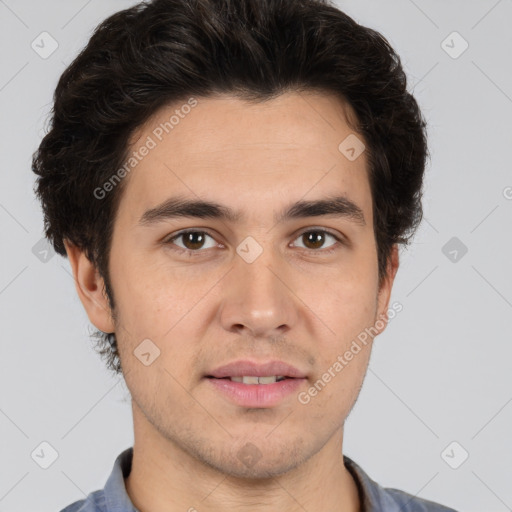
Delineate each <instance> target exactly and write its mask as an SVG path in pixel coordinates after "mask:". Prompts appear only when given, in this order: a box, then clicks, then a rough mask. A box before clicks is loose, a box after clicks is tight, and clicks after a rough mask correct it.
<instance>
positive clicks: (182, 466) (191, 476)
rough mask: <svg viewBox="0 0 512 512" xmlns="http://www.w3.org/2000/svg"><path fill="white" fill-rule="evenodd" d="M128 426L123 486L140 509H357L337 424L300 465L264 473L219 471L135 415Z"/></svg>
mask: <svg viewBox="0 0 512 512" xmlns="http://www.w3.org/2000/svg"><path fill="white" fill-rule="evenodd" d="M134 412H135V409H134ZM138 412H139V413H140V411H138ZM134 427H135V429H134V431H135V442H134V446H133V460H132V468H131V472H130V474H129V476H128V477H126V479H125V485H126V490H127V493H128V496H129V497H130V499H131V501H132V502H133V504H134V506H135V507H136V508H137V509H138V510H140V511H141V512H147V511H151V512H177V511H180V512H183V511H189V512H195V511H199V512H214V511H215V512H218V511H219V510H222V511H223V512H235V511H237V512H239V511H241V510H242V511H243V510H247V511H249V510H250V511H251V512H271V511H272V512H273V511H275V510H287V511H288V512H299V511H300V512H304V510H323V511H326V512H359V511H360V501H359V495H358V490H357V485H356V483H355V481H354V479H353V477H352V475H351V474H350V472H349V471H348V470H347V469H346V467H345V466H344V464H343V454H342V441H343V428H342V427H341V428H340V429H339V430H337V431H336V432H335V433H334V435H333V436H332V437H331V438H330V439H329V440H328V442H327V443H326V444H325V445H324V446H323V447H322V449H321V450H320V451H318V452H317V453H315V454H314V455H313V456H311V457H310V458H309V459H307V460H306V461H304V462H303V463H302V464H299V465H297V466H295V467H293V468H291V469H290V470H289V471H286V472H285V473H282V474H279V475H274V476H272V477H268V478H265V477H264V478H241V477H239V476H232V475H229V474H226V473H225V472H222V471H219V469H218V468H215V467H212V466H211V465H208V464H205V463H204V462H203V461H201V460H199V459H198V457H195V456H192V455H191V454H190V453H189V452H187V451H185V450H183V449H182V448H180V447H179V446H178V444H177V443H176V442H173V441H172V440H169V439H167V438H164V437H163V436H162V435H161V434H160V433H158V432H156V430H155V429H153V428H152V426H151V425H150V424H149V423H148V422H147V421H145V420H143V419H142V417H140V416H139V415H138V414H137V415H135V414H134Z"/></svg>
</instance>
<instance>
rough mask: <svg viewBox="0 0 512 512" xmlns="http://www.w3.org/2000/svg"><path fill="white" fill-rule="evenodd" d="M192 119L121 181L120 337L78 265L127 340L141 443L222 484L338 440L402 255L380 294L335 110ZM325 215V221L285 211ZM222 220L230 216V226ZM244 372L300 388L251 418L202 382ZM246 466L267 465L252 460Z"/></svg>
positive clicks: (153, 134) (358, 163)
mask: <svg viewBox="0 0 512 512" xmlns="http://www.w3.org/2000/svg"><path fill="white" fill-rule="evenodd" d="M183 104H185V102H184V103H183ZM181 107H182V105H173V106H172V107H169V108H165V109H162V110H160V111H159V112H157V114H156V115H155V116H154V117H153V118H152V119H151V120H150V121H149V122H148V123H146V124H145V125H144V126H142V127H141V128H140V129H139V130H138V132H137V133H136V134H135V136H134V138H133V140H132V144H131V148H132V150H133V151H137V150H139V149H140V148H141V147H142V146H143V145H146V146H147V147H150V149H149V151H147V152H146V151H144V150H142V151H139V155H140V153H147V154H146V155H145V156H143V157H142V158H141V159H140V161H138V163H137V165H136V166H134V168H133V169H132V170H131V171H130V173H129V175H127V176H126V177H125V178H124V179H125V180H126V182H125V183H124V185H125V189H124V190H123V196H122V200H121V203H120V207H119V210H118V212H117V216H116V219H115V227H114V233H113V239H112V249H111V256H110V266H109V268H110V273H111V284H112V289H113V292H114V297H115V301H116V313H117V321H116V323H115V324H112V320H111V319H110V317H109V315H108V314H107V313H106V310H105V308H104V307H100V305H101V304H103V305H105V304H106V303H104V302H102V301H104V298H103V297H102V296H101V293H100V291H99V290H100V289H101V285H100V284H98V285H97V286H96V285H94V284H93V281H94V279H97V274H94V276H95V277H93V274H92V273H91V274H90V279H89V278H87V279H89V280H88V281H87V279H86V277H85V276H87V263H86V261H85V259H84V257H83V255H81V256H80V257H78V256H75V255H74V254H73V253H72V252H70V259H71V260H72V263H73V266H74V268H75V267H76V268H77V272H78V274H79V275H80V268H82V269H83V274H82V276H83V279H82V282H83V283H84V285H83V286H82V287H81V288H80V290H79V293H80V296H81V298H82V301H83V303H84V305H85V307H86V309H87V312H88V315H89V318H90V320H91V322H92V323H93V324H94V325H95V326H96V327H98V328H99V329H101V330H104V331H105V332H112V331H114V330H115V332H116V336H117V340H118V346H119V353H120V358H121V363H122V367H123V371H124V374H125V379H126V383H127V386H128V388H129V390H130V393H131V395H132V399H133V411H134V420H135V422H136V424H138V425H139V427H140V428H141V429H144V431H145V432H146V435H147V436H150V437H152V438H154V439H158V440H159V441H158V442H160V443H164V444H165V443H171V444H172V445H173V446H175V447H177V448H178V449H179V450H180V451H182V452H183V453H184V454H187V455H188V456H190V458H191V459H193V460H199V461H202V462H204V463H205V464H206V465H207V466H209V467H213V468H216V469H218V470H220V471H222V472H223V473H226V474H230V475H234V476H246V477H248V476H251V477H258V476H262V475H278V474H281V473H283V472H284V471H287V470H289V469H291V468H294V467H296V466H298V465H299V464H301V463H302V462H303V461H305V460H307V459H309V458H310V457H312V456H313V455H315V454H317V453H318V452H319V451H320V450H321V449H322V447H324V445H325V444H326V442H327V441H328V440H330V439H331V438H333V436H334V435H336V434H340V433H341V432H342V428H343V423H344V421H345V419H346V418H347V416H348V414H349V412H350V410H351V408H352V406H353V405H354V403H355V400H356V398H357V395H358V393H359V390H360V387H361V384H362V381H363V378H364V374H365V371H366V368H367V364H368V359H369V356H370V350H371V338H368V340H367V343H366V344H363V343H361V342H359V343H358V345H359V347H360V349H359V351H357V353H355V352H356V351H355V350H354V349H353V350H352V357H350V359H349V357H345V354H346V353H347V351H349V352H350V351H351V347H354V345H353V342H354V340H357V339H358V336H360V335H361V333H362V332H364V331H365V329H368V328H369V327H371V326H374V325H375V324H376V320H378V319H382V318H384V320H385V314H386V311H387V308H388V302H389V295H390V291H391V286H392V281H393V278H394V273H395V271H396V267H397V264H398V263H397V256H396V252H394V253H393V260H392V265H393V266H392V267H390V271H389V275H388V279H386V280H385V281H384V283H383V285H382V287H381V288H380V289H379V286H378V266H377V248H376V245H375V238H374V231H373V223H372V218H373V212H372V197H371V191H370V185H369V181H368V174H367V169H366V165H367V159H366V155H365V153H364V152H363V153H362V154H361V155H360V156H359V157H358V158H356V159H355V160H353V159H352V160H351V159H348V158H347V157H346V156H345V154H343V153H342V152H341V151H340V150H339V149H338V146H339V145H340V143H341V142H342V141H344V139H345V138H346V137H347V136H349V135H350V134H352V133H354V132H353V130H351V129H350V128H349V126H348V124H347V122H346V119H347V118H346V116H347V115H351V111H350V110H349V108H348V107H347V106H343V104H342V103H341V102H340V101H339V100H338V99H336V98H335V97H331V96H326V95H319V94H314V93H307V94H306V93H301V94H297V93H287V94H285V95H282V96H280V97H279V98H277V99H274V100H271V101H267V102H264V103H260V104H257V105H254V104H249V103H246V102H244V101H242V100H238V99H234V98H232V97H228V96H218V97H215V98H197V104H196V105H195V106H194V107H193V108H181ZM176 109H178V110H179V111H180V113H181V115H180V116H179V122H178V123H176V124H174V126H173V128H172V131H171V130H169V133H166V131H165V130H162V123H165V122H168V121H169V119H170V118H171V116H172V115H173V114H174V113H175V111H176ZM185 112H187V113H186V114H185ZM174 121H175V120H174ZM159 127H160V129H158V128H159ZM167 128H168V127H167ZM168 129H169V128H168ZM157 134H158V135H157ZM148 137H149V139H148ZM150 139H151V141H152V142H149V141H150ZM160 139H161V140H160ZM359 139H360V140H362V138H361V137H359ZM178 197H179V198H180V199H181V200H182V201H207V202H209V203H215V204H216V205H220V206H221V207H222V208H218V209H215V208H212V207H210V208H205V207H204V208H195V209H190V208H189V209H188V211H187V212H185V214H182V215H171V214H172V213H173V211H174V213H176V203H174V205H173V208H171V207H169V206H170V205H169V203H168V204H167V208H165V207H163V205H165V203H166V202H167V201H169V200H170V199H173V198H174V199H176V198H178ZM334 198H341V199H340V200H339V201H337V202H335V201H334ZM316 201H327V203H323V206H324V207H325V205H326V204H327V205H328V204H331V209H325V208H323V209H322V208H321V207H322V204H320V205H317V207H316V208H309V209H307V208H300V207H296V208H295V210H292V211H291V212H290V211H289V210H290V208H291V207H292V206H293V205H294V204H295V203H299V202H316ZM182 205H183V204H182ZM210 206H211V205H210ZM299 206H300V205H299ZM227 209H229V211H230V212H231V213H233V215H232V216H231V217H229V216H222V215H220V213H222V212H225V211H227ZM205 212H209V215H204V214H205ZM287 212H288V215H286V213H287ZM293 212H295V213H293ZM182 213H183V212H182ZM317 214H318V215H317ZM184 231H187V232H189V233H188V234H184V233H183V232H184ZM190 231H192V233H190ZM78 262H82V263H83V264H82V263H78ZM382 323H383V322H380V325H381V327H380V328H379V331H381V330H382V329H383V327H382ZM384 323H385V322H384ZM377 325H379V324H377ZM359 339H360V338H359ZM143 340H146V341H143ZM148 340H149V341H148ZM141 343H142V345H141ZM141 353H144V354H145V355H143V356H142V357H141ZM141 360H142V361H141ZM239 360H249V361H252V362H256V363H264V362H268V361H272V360H278V361H283V362H285V363H288V364H290V365H292V366H294V367H295V368H296V369H298V371H299V372H300V373H301V374H302V375H303V376H304V378H303V379H300V380H299V379H297V381H294V382H293V386H292V390H291V391H289V392H288V393H282V389H284V385H283V384H270V385H269V384H259V385H258V386H259V388H260V389H261V388H263V387H264V386H265V385H269V386H273V387H274V388H276V389H277V388H279V389H280V390H281V391H278V392H277V397H276V396H274V398H272V399H271V398H268V396H269V395H270V394H271V393H270V392H267V391H265V390H263V391H262V392H261V393H260V395H261V396H260V401H259V402H257V403H256V402H255V400H257V398H258V397H252V399H251V396H252V395H251V396H249V397H247V396H246V398H245V399H240V397H239V395H237V396H238V398H234V397H233V396H232V395H231V394H229V393H228V392H226V391H223V389H224V388H225V386H228V387H229V386H231V387H230V389H231V388H232V387H234V385H233V384H227V383H226V381H225V380H224V381H222V382H221V381H220V379H218V380H217V381H216V382H212V379H211V378H208V376H211V375H212V373H214V371H215V369H217V368H218V367H220V366H222V365H225V364H227V363H231V362H234V361H239ZM341 360H343V361H344V362H343V363H342V362H341ZM340 367H341V368H340ZM245 375H250V374H248V373H245ZM319 381H320V384H319ZM288 382H290V381H288ZM315 384H316V388H315ZM245 385H246V384H239V385H238V387H237V389H239V387H240V386H245ZM251 387H252V386H251ZM315 389H316V392H315ZM279 393H281V394H279ZM263 395H265V396H266V398H265V396H263ZM258 396H259V395H258ZM244 400H245V401H244ZM251 400H252V401H251ZM247 454H249V458H251V457H252V458H253V459H254V457H256V458H257V459H258V463H257V464H252V465H251V464H247V462H244V455H247Z"/></svg>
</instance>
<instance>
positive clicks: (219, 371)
mask: <svg viewBox="0 0 512 512" xmlns="http://www.w3.org/2000/svg"><path fill="white" fill-rule="evenodd" d="M273 375H275V376H278V375H282V376H283V377H292V378H294V379H303V378H305V377H306V374H305V373H303V372H301V371H300V370H299V369H297V368H295V366H292V365H291V364H288V363H285V362H284V361H268V362H266V363H258V362H254V361H249V360H243V361H242V360H239V361H233V362H232V363H228V364H225V365H223V366H219V367H218V368H216V369H215V370H213V371H211V372H210V373H209V374H208V375H207V377H215V378H217V379H222V378H224V377H248V376H252V377H271V376H273Z"/></svg>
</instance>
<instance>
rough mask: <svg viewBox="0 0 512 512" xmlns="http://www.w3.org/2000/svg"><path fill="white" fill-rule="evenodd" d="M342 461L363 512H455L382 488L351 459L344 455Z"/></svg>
mask: <svg viewBox="0 0 512 512" xmlns="http://www.w3.org/2000/svg"><path fill="white" fill-rule="evenodd" d="M343 459H344V463H345V466H346V468H347V469H348V470H349V471H350V473H351V474H352V476H353V477H354V480H355V482H356V484H357V487H358V490H359V496H360V498H361V504H362V510H363V511H364V512H457V511H456V510H455V509H453V508H449V507H446V506H444V505H441V504H440V503H436V502H434V501H430V500H427V499H424V498H419V497H417V496H414V495H412V494H410V493H407V492H405V491H401V490H400V489H394V488H391V487H382V486H381V485H379V484H378V483H377V482H375V481H374V480H373V479H372V478H370V476H369V475H368V474H367V473H366V472H365V471H363V469H362V468H361V467H360V466H359V465H358V464H356V463H355V462H354V461H353V460H352V459H350V458H349V457H347V456H346V455H344V456H343Z"/></svg>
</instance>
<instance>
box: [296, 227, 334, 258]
mask: <svg viewBox="0 0 512 512" xmlns="http://www.w3.org/2000/svg"><path fill="white" fill-rule="evenodd" d="M326 237H331V238H333V239H334V240H335V243H334V244H331V245H330V246H327V248H326V251H325V252H329V251H331V250H333V249H331V248H332V247H333V246H335V245H336V242H339V241H340V239H339V238H338V237H336V236H335V235H333V234H332V233H329V232H328V231H325V230H324V229H311V230H309V231H304V232H303V233H302V234H301V235H299V237H298V238H297V240H299V239H300V240H302V243H303V244H304V248H305V249H310V250H313V251H317V252H318V250H319V249H322V247H323V245H324V244H325V242H326Z"/></svg>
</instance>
